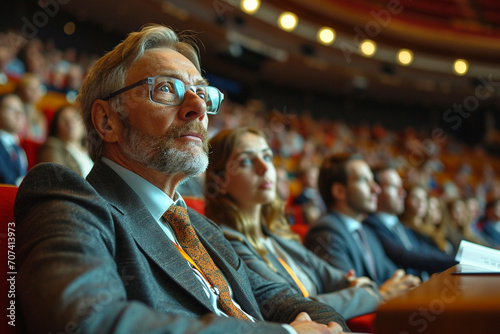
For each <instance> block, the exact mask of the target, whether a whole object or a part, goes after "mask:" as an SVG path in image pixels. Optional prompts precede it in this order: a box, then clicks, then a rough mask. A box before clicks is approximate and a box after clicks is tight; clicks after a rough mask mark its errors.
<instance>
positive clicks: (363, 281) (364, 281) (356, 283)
mask: <svg viewBox="0 0 500 334" xmlns="http://www.w3.org/2000/svg"><path fill="white" fill-rule="evenodd" d="M345 277H346V278H347V281H348V282H349V287H360V286H364V285H370V284H372V283H373V282H372V280H371V279H369V278H368V277H366V276H361V277H356V272H355V271H354V269H351V270H349V272H348V273H347V274H346V275H345Z"/></svg>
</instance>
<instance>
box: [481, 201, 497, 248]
mask: <svg viewBox="0 0 500 334" xmlns="http://www.w3.org/2000/svg"><path fill="white" fill-rule="evenodd" d="M479 225H480V226H481V230H482V233H481V236H482V237H483V238H484V239H485V240H486V241H487V242H488V244H489V245H490V246H491V247H496V248H500V198H495V199H493V200H490V201H488V203H486V207H485V210H484V218H483V219H482V220H481V221H480V222H479Z"/></svg>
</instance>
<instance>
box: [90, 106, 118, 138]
mask: <svg viewBox="0 0 500 334" xmlns="http://www.w3.org/2000/svg"><path fill="white" fill-rule="evenodd" d="M91 112H92V123H93V124H94V128H95V129H96V131H97V132H98V133H99V136H100V137H101V139H102V140H103V141H105V142H108V143H113V142H116V141H118V138H119V131H120V130H121V121H120V119H119V117H118V113H116V112H114V111H113V110H112V109H111V107H110V105H109V103H108V102H106V101H103V100H96V101H95V102H94V104H93V105H92V111H91Z"/></svg>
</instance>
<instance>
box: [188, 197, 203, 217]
mask: <svg viewBox="0 0 500 334" xmlns="http://www.w3.org/2000/svg"><path fill="white" fill-rule="evenodd" d="M183 199H184V202H186V205H187V206H188V208H191V209H194V210H196V211H197V212H198V213H200V214H202V215H204V214H205V200H204V199H203V198H200V197H183Z"/></svg>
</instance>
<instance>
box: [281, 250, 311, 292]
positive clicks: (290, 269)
mask: <svg viewBox="0 0 500 334" xmlns="http://www.w3.org/2000/svg"><path fill="white" fill-rule="evenodd" d="M278 260H279V261H280V263H281V265H282V266H283V268H285V270H286V271H287V272H288V274H289V275H290V276H291V277H292V278H293V280H294V281H295V284H297V286H298V287H299V289H300V291H301V292H302V295H303V296H304V297H309V292H308V291H307V289H306V287H305V286H304V284H302V282H301V281H300V280H299V278H298V277H297V275H296V274H295V272H294V271H293V270H292V268H290V266H289V265H288V264H287V263H286V262H285V261H284V260H283V259H282V258H281V257H279V256H278Z"/></svg>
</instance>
